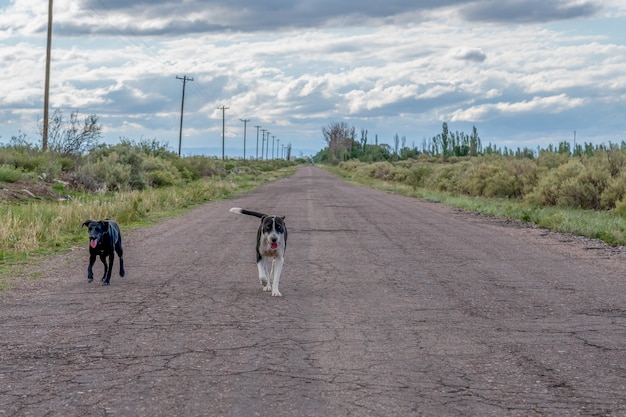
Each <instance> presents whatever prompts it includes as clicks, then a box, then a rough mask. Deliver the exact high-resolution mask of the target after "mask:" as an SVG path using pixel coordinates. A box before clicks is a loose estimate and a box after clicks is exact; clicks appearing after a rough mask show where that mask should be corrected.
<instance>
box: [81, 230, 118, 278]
mask: <svg viewBox="0 0 626 417" xmlns="http://www.w3.org/2000/svg"><path fill="white" fill-rule="evenodd" d="M83 226H87V232H88V233H89V268H87V281H89V282H91V281H93V269H92V268H93V264H94V263H95V262H96V256H98V255H99V256H100V260H101V261H102V263H103V264H104V275H103V276H102V285H109V283H110V282H111V272H113V259H114V258H115V252H117V256H118V257H119V258H120V277H123V276H124V250H123V249H122V234H121V233H120V227H119V226H118V225H117V223H115V222H114V221H113V220H109V219H107V220H100V221H94V220H87V221H85V223H83ZM107 256H108V257H109V264H108V265H107V259H106V258H107Z"/></svg>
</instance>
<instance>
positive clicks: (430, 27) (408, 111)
mask: <svg viewBox="0 0 626 417" xmlns="http://www.w3.org/2000/svg"><path fill="white" fill-rule="evenodd" d="M47 15H48V4H47V2H46V1H43V0H0V142H4V143H7V142H8V141H9V139H10V138H11V136H13V135H17V134H18V132H23V133H25V134H26V135H28V137H29V138H30V139H32V140H33V141H36V140H39V139H40V137H39V135H38V133H37V132H38V128H37V124H38V121H40V120H41V118H42V116H43V91H44V73H45V48H46V28H47ZM625 35H626V2H624V1H623V0H384V1H381V0H377V1H372V0H358V1H356V0H341V1H337V0H334V1H329V0H263V1H258V0H228V1H226V0H184V1H174V0H139V1H133V0H55V2H54V23H53V45H52V47H53V52H52V74H51V91H50V103H51V108H53V109H61V110H63V112H64V113H65V114H67V115H69V114H70V113H71V112H72V111H78V112H79V113H80V114H81V115H89V114H96V115H97V116H98V117H99V120H100V122H101V123H102V125H103V128H104V141H106V142H108V143H115V142H117V141H119V138H120V137H125V138H129V139H131V140H139V139H149V140H152V139H156V140H158V141H161V142H168V143H169V144H170V146H171V147H172V149H177V148H178V135H179V124H180V106H181V94H182V86H183V82H182V81H181V80H179V79H177V78H176V77H177V76H178V77H183V76H187V77H191V78H193V81H190V82H187V84H186V92H185V93H186V96H185V117H184V130H183V153H185V154H193V153H205V154H213V155H218V154H221V133H222V111H221V110H218V107H221V106H226V107H228V110H226V149H227V150H226V153H227V155H229V156H241V154H242V152H243V130H244V123H243V122H242V121H240V119H249V120H250V122H249V123H248V124H247V139H248V144H247V147H246V153H247V156H250V155H254V154H255V153H256V131H257V129H256V128H255V126H261V127H262V128H263V129H268V130H269V131H270V132H271V135H272V136H275V139H278V140H279V141H280V142H278V141H277V144H278V143H280V144H283V145H284V144H287V143H291V144H292V146H293V150H294V154H295V155H300V154H304V155H310V154H314V153H316V152H317V151H318V150H320V149H321V148H322V147H323V146H324V142H323V139H322V134H321V129H322V127H324V126H327V125H328V124H329V123H331V122H336V121H345V122H347V123H348V124H349V125H352V126H355V127H356V129H357V131H360V130H361V129H362V128H363V129H367V130H368V136H369V140H370V143H371V142H373V140H374V136H375V135H378V140H379V142H380V143H390V144H391V143H392V141H393V139H392V138H393V136H394V135H395V134H396V133H397V134H398V135H399V136H401V137H402V136H405V137H406V138H407V142H406V143H407V145H409V146H412V145H413V144H415V145H416V146H418V147H421V143H422V141H423V139H425V138H427V139H429V138H431V137H432V136H434V135H436V134H437V133H439V132H440V131H441V125H442V122H447V123H448V126H449V128H450V130H452V131H456V130H458V131H465V132H468V133H469V132H470V131H471V128H472V126H476V127H477V129H478V133H479V135H480V137H481V139H482V142H483V145H486V144H488V143H493V144H496V145H498V146H500V147H504V146H507V147H513V148H517V147H524V146H528V147H532V148H535V147H537V146H538V145H540V146H546V145H547V144H550V143H553V144H557V143H558V142H559V141H561V140H568V141H573V140H574V137H576V141H577V142H578V143H581V142H593V143H603V142H604V143H608V142H609V141H612V142H616V141H622V140H626V36H625ZM574 132H576V133H575V134H574Z"/></svg>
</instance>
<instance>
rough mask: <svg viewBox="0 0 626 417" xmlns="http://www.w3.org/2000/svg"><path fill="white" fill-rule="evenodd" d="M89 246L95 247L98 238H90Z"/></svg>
mask: <svg viewBox="0 0 626 417" xmlns="http://www.w3.org/2000/svg"><path fill="white" fill-rule="evenodd" d="M89 246H91V247H92V248H93V249H95V248H96V246H98V240H97V239H91V240H90V241H89Z"/></svg>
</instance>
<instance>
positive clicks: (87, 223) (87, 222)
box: [81, 220, 91, 227]
mask: <svg viewBox="0 0 626 417" xmlns="http://www.w3.org/2000/svg"><path fill="white" fill-rule="evenodd" d="M89 223H91V220H85V223H83V225H82V226H81V227H85V226H89Z"/></svg>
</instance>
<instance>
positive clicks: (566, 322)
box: [0, 167, 626, 417]
mask: <svg viewBox="0 0 626 417" xmlns="http://www.w3.org/2000/svg"><path fill="white" fill-rule="evenodd" d="M233 206H238V207H245V208H250V209H255V210H259V211H266V212H270V213H273V214H281V215H282V214H284V215H286V216H287V226H288V228H289V245H288V247H287V255H286V261H285V268H284V270H283V275H282V279H281V288H280V289H281V292H282V294H283V297H282V298H277V297H271V296H270V295H269V294H268V293H264V292H262V290H261V286H260V284H259V282H258V278H257V268H256V265H255V255H254V248H255V242H254V239H255V236H256V228H257V226H258V219H255V218H252V217H247V216H238V215H235V214H232V213H229V212H228V209H229V208H230V207H233ZM122 233H123V234H124V231H123V230H122ZM124 237H125V243H124V246H125V251H126V253H125V263H126V265H125V266H126V272H127V277H126V278H123V279H121V278H120V277H119V276H118V274H117V272H118V271H117V268H118V265H119V264H118V263H117V262H116V264H115V271H114V273H113V277H112V279H111V286H110V287H102V286H100V285H98V284H97V283H96V282H95V281H94V283H92V284H88V283H87V263H88V255H87V236H85V248H80V249H77V250H75V251H73V252H71V253H69V254H67V255H65V256H61V257H58V258H56V259H55V260H53V261H52V262H51V264H49V265H42V266H41V268H44V269H45V270H46V272H45V274H44V277H43V278H42V279H40V280H37V281H29V282H25V283H22V284H19V285H17V286H16V287H13V288H12V289H10V290H9V291H5V292H4V293H3V294H1V295H0V416H359V417H361V416H461V415H463V416H624V415H626V281H625V277H626V267H625V265H626V264H625V260H626V258H625V257H624V254H623V252H622V251H621V250H620V249H614V248H610V247H605V246H602V245H600V244H598V243H595V242H593V241H588V240H581V239H578V238H573V237H570V236H566V235H559V234H554V233H549V232H547V231H545V230H541V229H533V228H524V227H519V226H516V225H512V224H507V223H506V222H504V221H500V220H495V219H491V218H487V217H484V216H479V215H473V214H471V213H466V212H462V211H459V210H456V209H453V208H449V207H446V206H443V205H440V204H435V203H428V202H422V201H418V200H415V199H411V198H407V197H402V196H396V195H391V194H387V193H383V192H380V191H375V190H371V189H367V188H364V187H357V186H353V185H348V184H346V183H344V182H342V181H340V180H338V179H336V178H335V177H333V176H331V175H330V174H328V173H326V172H325V171H323V170H320V169H317V168H314V167H303V168H301V169H300V170H299V171H298V172H297V173H296V174H295V175H294V176H292V177H291V178H289V179H285V180H280V181H277V182H275V183H272V184H269V185H266V186H264V187H262V188H260V189H258V190H256V191H254V192H251V193H249V194H246V195H244V196H240V197H238V198H236V199H233V200H230V201H220V202H213V203H210V204H207V205H205V206H202V207H200V208H197V209H195V210H193V211H191V212H190V213H188V214H186V215H184V216H182V217H178V218H174V219H170V220H167V221H165V222H163V223H162V224H160V225H158V226H155V227H151V228H147V229H142V230H136V231H133V232H132V233H126V234H124ZM96 266H99V267H100V268H101V264H100V263H99V262H98V263H97V264H96ZM101 271H102V270H101V269H96V270H95V271H94V272H95V273H96V276H98V275H97V274H101V273H102V272H101Z"/></svg>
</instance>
